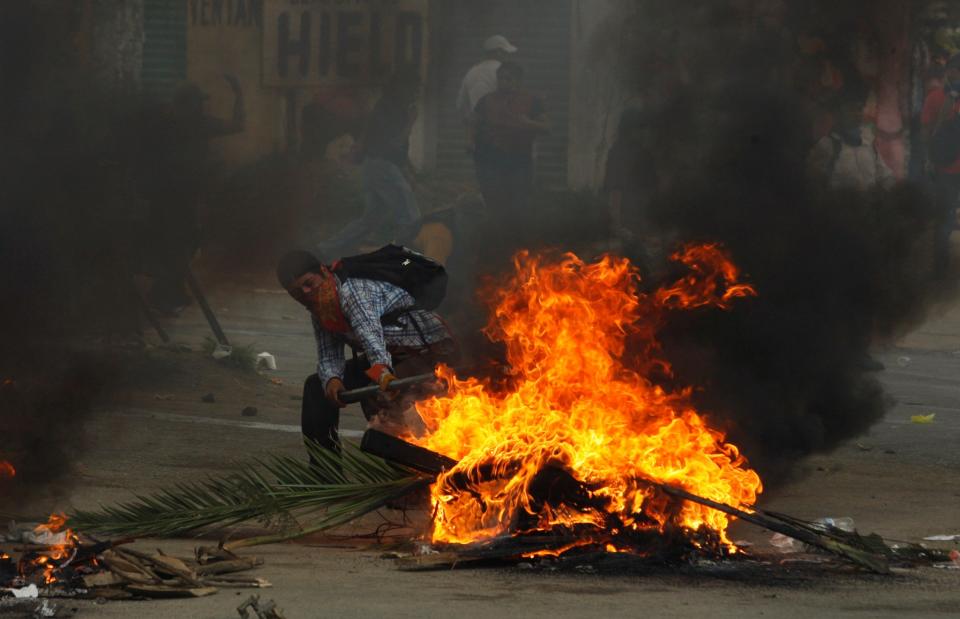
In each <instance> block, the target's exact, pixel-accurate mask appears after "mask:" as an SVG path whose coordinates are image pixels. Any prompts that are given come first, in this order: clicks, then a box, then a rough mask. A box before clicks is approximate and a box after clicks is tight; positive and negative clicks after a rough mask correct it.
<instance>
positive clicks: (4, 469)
mask: <svg viewBox="0 0 960 619" xmlns="http://www.w3.org/2000/svg"><path fill="white" fill-rule="evenodd" d="M16 476H17V469H16V468H14V466H13V464H12V463H11V462H8V461H6V460H0V479H13V478H14V477H16Z"/></svg>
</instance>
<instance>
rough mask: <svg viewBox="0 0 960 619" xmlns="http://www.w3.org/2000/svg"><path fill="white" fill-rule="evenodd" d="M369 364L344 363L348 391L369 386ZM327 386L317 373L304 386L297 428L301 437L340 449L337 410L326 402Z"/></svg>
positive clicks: (344, 381)
mask: <svg viewBox="0 0 960 619" xmlns="http://www.w3.org/2000/svg"><path fill="white" fill-rule="evenodd" d="M369 368H370V365H369V364H368V363H366V362H364V361H361V360H360V359H350V360H349V361H347V365H346V368H345V369H344V371H343V385H344V387H346V388H347V389H359V388H360V387H365V386H367V385H369V384H370V379H369V378H368V377H367V375H366V374H364V371H365V370H367V369H369ZM325 387H326V385H324V384H323V382H322V381H321V380H320V377H319V376H317V375H316V374H311V375H310V376H309V377H307V380H306V382H304V383H303V402H302V404H301V406H300V428H301V430H302V431H303V436H304V438H308V439H310V440H313V441H316V442H317V443H319V444H320V445H322V446H323V447H326V448H327V449H334V450H337V449H339V445H340V435H339V433H338V431H337V430H338V428H339V427H340V408H339V407H337V405H336V404H334V403H333V402H331V401H330V400H328V399H327V396H326V393H325V391H324V388H325Z"/></svg>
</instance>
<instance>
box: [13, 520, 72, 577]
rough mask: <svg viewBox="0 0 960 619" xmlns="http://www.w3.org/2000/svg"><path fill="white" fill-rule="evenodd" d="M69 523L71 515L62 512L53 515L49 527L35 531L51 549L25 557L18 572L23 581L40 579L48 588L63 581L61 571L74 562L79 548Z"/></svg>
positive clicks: (22, 558) (37, 527)
mask: <svg viewBox="0 0 960 619" xmlns="http://www.w3.org/2000/svg"><path fill="white" fill-rule="evenodd" d="M66 524H67V516H66V515H65V514H63V513H59V514H51V515H50V518H49V519H48V520H47V522H46V523H45V524H41V525H37V526H36V527H35V528H34V530H33V532H34V533H35V534H37V535H38V538H39V540H44V542H45V545H46V546H47V547H46V548H45V549H43V550H39V551H36V552H32V553H28V554H26V555H24V556H23V557H21V559H20V564H19V565H18V571H19V573H20V576H21V577H22V578H24V579H31V580H37V579H38V578H37V576H40V577H41V578H42V582H43V584H47V585H49V584H53V583H56V582H58V581H59V580H60V579H61V578H60V576H61V575H60V571H61V570H62V569H63V568H65V567H66V566H68V565H69V564H70V563H71V562H72V561H73V559H74V557H76V554H77V550H78V548H79V538H78V537H77V535H76V534H75V533H74V532H73V531H72V530H71V529H68V528H66Z"/></svg>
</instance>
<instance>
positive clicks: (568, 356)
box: [413, 245, 762, 551]
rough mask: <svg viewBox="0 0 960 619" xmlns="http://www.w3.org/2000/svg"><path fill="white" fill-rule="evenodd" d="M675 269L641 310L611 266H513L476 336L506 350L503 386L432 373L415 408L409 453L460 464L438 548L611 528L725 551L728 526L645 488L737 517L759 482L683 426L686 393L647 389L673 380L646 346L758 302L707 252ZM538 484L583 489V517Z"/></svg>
mask: <svg viewBox="0 0 960 619" xmlns="http://www.w3.org/2000/svg"><path fill="white" fill-rule="evenodd" d="M673 259H674V260H676V261H679V262H680V263H682V264H683V265H685V266H686V267H687V268H688V270H689V275H688V276H686V277H684V278H683V279H681V280H679V281H677V282H676V283H674V284H673V285H670V286H667V287H664V288H662V289H660V290H657V291H656V292H654V293H651V294H646V293H641V292H640V291H639V290H638V287H637V283H638V281H639V274H638V272H637V270H636V269H635V268H634V267H633V266H632V265H631V264H630V263H629V261H627V260H626V259H623V258H616V257H612V256H606V257H603V258H602V259H600V260H599V261H597V262H593V263H585V262H584V261H582V260H581V259H579V258H578V257H576V256H575V255H573V254H566V255H564V256H563V257H562V258H560V259H559V260H552V261H551V260H547V259H543V258H538V257H534V256H531V255H529V254H528V253H525V252H522V253H520V254H518V256H517V257H516V259H515V272H514V273H513V274H512V276H511V277H510V278H509V280H508V281H507V282H506V284H505V285H503V286H501V287H500V288H498V289H497V290H496V291H495V292H493V293H492V294H491V295H490V299H491V304H492V309H493V311H492V315H491V319H490V322H489V324H488V325H487V328H486V330H485V333H486V335H487V336H488V337H490V338H491V339H493V340H494V341H499V342H503V343H504V344H505V346H506V351H507V360H508V362H509V365H510V368H511V372H512V375H511V377H510V380H509V381H508V383H509V386H507V387H503V386H502V385H501V386H495V385H494V384H492V383H490V382H483V381H479V380H476V379H473V378H469V379H466V380H461V379H458V378H457V377H456V376H455V375H454V374H453V372H452V371H451V370H449V369H448V368H441V369H440V370H439V374H440V376H441V377H442V378H444V379H445V380H446V381H447V382H448V384H449V390H448V393H447V394H446V395H445V396H442V397H437V398H433V399H430V400H427V401H424V402H421V403H419V404H418V405H417V410H418V412H419V413H420V415H421V417H422V418H423V420H424V422H425V423H426V426H427V433H426V434H425V435H424V436H423V437H421V438H419V439H413V440H414V441H415V442H418V443H419V444H421V445H423V446H424V447H427V448H429V449H432V450H434V451H437V452H440V453H443V454H446V455H447V456H450V457H452V458H455V459H457V460H458V461H459V464H458V465H457V466H456V467H454V468H453V469H452V470H450V471H446V472H445V473H444V474H442V475H441V476H440V477H439V478H438V480H437V482H436V483H435V484H434V485H433V487H432V501H433V507H434V513H435V517H434V521H433V531H432V539H433V540H434V541H436V542H451V543H469V542H475V541H480V540H484V539H488V538H491V537H493V536H496V535H500V534H503V533H512V532H517V531H518V529H519V528H524V529H525V530H527V531H529V530H545V529H550V528H552V527H555V526H574V525H587V526H588V528H589V527H590V526H595V527H598V530H602V528H610V527H611V526H612V525H611V523H616V526H618V527H621V526H622V527H625V528H631V527H632V528H635V529H638V530H639V529H646V530H663V529H664V528H665V527H667V526H672V527H683V528H685V529H689V530H691V531H697V530H699V529H700V528H701V527H702V526H705V527H706V528H707V529H709V530H711V531H713V532H715V533H716V534H717V535H718V536H719V539H721V540H722V541H724V542H727V543H729V540H728V539H727V537H726V535H725V531H726V528H727V525H728V518H727V516H726V515H724V514H722V513H720V512H717V511H714V510H710V509H708V508H706V507H702V506H699V505H696V504H692V503H684V504H682V505H680V506H678V505H676V504H675V503H672V502H671V501H670V500H669V499H667V498H666V497H665V496H663V495H662V494H658V492H657V491H656V490H655V489H654V488H653V487H652V486H651V485H650V484H649V483H647V482H648V481H649V480H652V481H656V482H661V483H670V484H674V485H677V486H680V487H683V488H685V489H687V490H688V491H690V492H694V493H696V494H698V495H701V496H704V497H706V498H709V499H713V500H715V501H721V502H724V503H728V504H733V505H737V504H741V503H746V504H750V503H753V502H754V500H755V499H756V497H757V494H758V493H759V492H760V491H761V489H762V488H761V482H760V478H759V476H758V475H757V474H756V472H754V471H753V470H751V469H750V468H749V467H748V465H747V463H746V460H745V459H744V458H743V456H741V454H740V453H739V451H738V449H737V447H736V446H734V445H732V444H730V443H727V442H725V440H724V435H723V433H721V432H720V431H718V430H716V429H713V428H711V427H710V426H709V425H708V424H707V422H706V421H705V419H704V417H703V416H702V415H701V414H700V413H698V412H697V411H696V410H694V408H693V407H692V405H691V404H690V400H689V393H690V391H689V389H686V390H681V391H679V392H667V391H665V390H663V389H662V388H660V387H658V386H656V385H654V384H653V383H652V382H651V380H650V379H649V378H648V376H649V375H650V372H651V371H653V370H654V369H658V370H659V371H661V372H667V373H669V372H670V367H669V365H668V364H667V363H666V361H664V360H663V359H661V358H660V357H659V356H658V351H659V345H658V343H657V340H656V332H657V330H658V327H659V326H660V325H661V324H662V320H663V319H664V317H665V315H666V313H667V312H668V311H671V310H678V309H688V308H693V307H700V306H714V307H718V308H727V307H728V306H729V305H730V303H731V302H732V301H733V299H734V298H736V297H744V296H748V295H753V294H755V293H754V290H753V289H752V288H751V287H750V286H748V285H746V284H742V283H740V282H739V281H738V277H739V273H738V270H737V268H736V266H735V265H734V264H733V263H732V262H731V260H730V259H729V257H728V256H727V255H726V253H725V252H724V251H723V250H722V249H721V248H720V247H718V246H717V245H692V246H688V247H685V248H684V249H683V250H681V251H680V252H678V253H677V254H676V255H675V256H673ZM628 348H629V350H630V351H631V353H630V354H631V355H632V357H631V358H630V359H628V358H627V355H626V353H627V350H628ZM547 469H550V470H558V469H559V470H562V471H564V474H569V475H570V476H572V477H573V478H574V479H575V480H576V481H577V482H580V484H581V487H582V488H586V489H587V490H586V492H587V493H588V495H589V496H588V497H587V498H586V505H584V504H581V505H578V506H571V505H569V504H565V503H563V502H559V503H558V504H551V503H550V502H548V501H543V500H541V499H542V497H539V496H538V492H537V491H536V490H535V489H534V486H536V485H537V483H538V481H537V480H538V474H542V473H543V471H545V470H547ZM541 479H542V478H541ZM541 485H542V483H541ZM611 516H613V518H611ZM581 528H582V526H581ZM681 530H682V529H681ZM606 547H607V549H608V550H611V551H615V550H616V548H615V547H614V546H613V545H611V544H606Z"/></svg>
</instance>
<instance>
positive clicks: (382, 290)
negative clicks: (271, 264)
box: [277, 251, 456, 449]
mask: <svg viewBox="0 0 960 619" xmlns="http://www.w3.org/2000/svg"><path fill="white" fill-rule="evenodd" d="M277 278H278V279H279V280H280V284H281V285H282V286H283V287H284V288H285V289H286V290H287V292H289V293H290V296H292V297H293V298H294V299H295V300H296V301H297V302H298V303H300V304H301V305H303V306H304V307H305V308H306V309H307V310H308V311H309V312H310V316H311V319H312V321H313V331H314V335H315V337H316V339H317V358H318V362H317V373H316V374H312V375H310V376H309V377H308V378H307V380H306V383H305V384H304V386H303V406H302V411H301V418H300V420H301V426H302V428H303V435H304V436H305V437H306V438H308V439H312V440H314V441H317V442H318V443H319V444H320V445H322V446H324V447H326V448H328V449H337V448H338V443H339V437H338V433H337V429H338V427H339V424H340V409H341V408H343V407H344V406H345V404H344V403H343V402H342V401H341V400H340V397H339V396H340V392H342V391H344V390H346V389H357V388H360V387H364V386H366V385H368V384H371V383H375V384H378V385H379V386H380V389H381V391H383V392H386V391H387V387H388V386H389V384H390V382H391V381H393V380H395V379H396V377H397V376H398V375H399V376H412V375H416V374H423V373H427V372H432V371H433V369H434V367H436V365H437V364H438V363H440V362H444V363H452V362H453V358H454V353H455V350H456V346H455V345H454V341H453V337H452V335H451V333H450V330H449V329H448V328H447V325H446V324H445V323H444V322H443V319H441V318H440V316H438V315H437V314H436V313H434V312H430V311H426V310H421V309H413V306H414V304H415V301H414V298H413V297H412V296H411V295H410V293H408V292H407V291H406V290H404V289H403V288H400V287H398V286H395V285H393V284H390V283H387V282H383V281H376V280H372V279H355V278H346V279H344V280H343V281H341V280H340V278H338V277H337V276H336V275H335V274H334V273H333V271H331V269H330V268H328V267H326V266H324V265H322V264H321V263H320V261H319V260H318V259H317V258H316V257H315V256H314V255H313V254H310V253H309V252H305V251H292V252H290V253H288V254H286V255H285V256H284V257H283V258H282V259H281V260H280V263H279V265H278V266H277ZM345 345H348V346H349V347H350V348H351V349H352V351H353V354H352V356H351V358H350V359H349V360H348V359H347V358H346V355H345V350H344V348H345ZM387 400H388V399H387V398H386V397H385V394H384V397H381V398H378V399H377V400H376V401H365V402H362V403H361V404H362V407H363V412H364V416H365V417H366V418H367V420H368V421H373V422H377V421H383V419H375V417H376V418H382V417H386V416H388V415H389V414H390V413H393V414H395V413H396V411H395V410H391V409H396V406H390V405H389V403H388V402H387ZM388 411H389V412H388Z"/></svg>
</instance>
